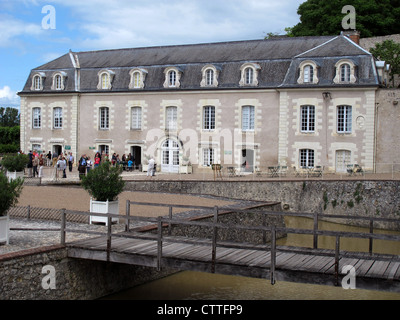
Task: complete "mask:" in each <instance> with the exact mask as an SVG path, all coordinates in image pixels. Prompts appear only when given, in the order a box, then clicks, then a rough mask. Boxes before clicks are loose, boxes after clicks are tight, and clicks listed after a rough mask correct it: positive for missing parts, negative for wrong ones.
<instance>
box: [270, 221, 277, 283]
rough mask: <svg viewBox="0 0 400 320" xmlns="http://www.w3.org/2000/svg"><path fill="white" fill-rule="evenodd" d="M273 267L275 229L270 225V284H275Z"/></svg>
mask: <svg viewBox="0 0 400 320" xmlns="http://www.w3.org/2000/svg"><path fill="white" fill-rule="evenodd" d="M275 267H276V229H275V225H273V226H272V230H271V267H270V273H271V284H272V285H274V284H275Z"/></svg>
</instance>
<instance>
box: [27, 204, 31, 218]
mask: <svg viewBox="0 0 400 320" xmlns="http://www.w3.org/2000/svg"><path fill="white" fill-rule="evenodd" d="M27 218H28V220H31V205H30V204H28V211H27Z"/></svg>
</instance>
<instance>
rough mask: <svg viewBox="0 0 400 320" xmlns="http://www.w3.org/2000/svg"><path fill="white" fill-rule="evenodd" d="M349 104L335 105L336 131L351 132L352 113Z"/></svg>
mask: <svg viewBox="0 0 400 320" xmlns="http://www.w3.org/2000/svg"><path fill="white" fill-rule="evenodd" d="M351 109H352V108H351V106H338V107H337V132H338V133H351V130H352V128H351V127H352V126H351V124H352V115H351V113H352V112H351Z"/></svg>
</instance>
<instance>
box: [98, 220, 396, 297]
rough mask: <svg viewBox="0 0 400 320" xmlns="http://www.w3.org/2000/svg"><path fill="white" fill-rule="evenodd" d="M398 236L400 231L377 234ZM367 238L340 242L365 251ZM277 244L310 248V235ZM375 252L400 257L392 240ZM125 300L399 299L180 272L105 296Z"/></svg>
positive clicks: (327, 244)
mask: <svg viewBox="0 0 400 320" xmlns="http://www.w3.org/2000/svg"><path fill="white" fill-rule="evenodd" d="M285 222H286V225H287V227H290V228H302V229H312V227H313V221H312V220H311V219H307V218H293V217H289V218H288V219H286V221H285ZM319 228H320V229H322V230H335V231H349V232H367V231H368V230H367V229H366V228H359V227H351V226H345V225H340V224H335V223H329V222H322V221H320V222H319ZM376 232H383V233H393V234H400V233H399V232H390V231H376ZM368 243H369V242H368V239H354V238H351V239H350V238H347V239H343V241H341V249H343V250H350V251H352V250H363V251H368ZM277 244H278V245H294V244H296V245H297V246H305V247H312V244H313V238H312V236H309V235H289V236H288V237H287V238H284V239H280V240H279V241H277ZM334 246H335V238H333V237H319V240H318V247H319V248H330V249H333V248H334ZM374 252H377V253H378V252H379V253H392V254H398V255H400V245H399V243H397V242H394V241H376V240H374ZM106 299H125V300H137V299H140V300H146V299H149V300H168V299H173V300H289V299H290V300H317V299H318V300H400V294H398V293H390V292H382V291H372V290H361V289H355V290H351V289H348V290H345V289H343V288H341V287H333V286H322V285H310V284H298V283H292V282H283V281H278V282H277V283H276V284H275V285H271V283H270V281H269V279H256V278H247V277H239V276H227V275H219V274H209V273H201V272H190V271H185V272H180V273H177V274H174V275H171V276H168V277H166V278H163V279H160V280H156V281H153V282H150V283H147V284H144V285H140V286H137V287H134V288H132V289H129V290H126V291H123V292H120V293H118V294H114V295H112V296H109V297H106Z"/></svg>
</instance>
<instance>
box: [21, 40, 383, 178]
mask: <svg viewBox="0 0 400 320" xmlns="http://www.w3.org/2000/svg"><path fill="white" fill-rule="evenodd" d="M226 52H229V55H227V54H226ZM61 70H62V71H61ZM381 71H382V70H381V69H379V70H378V67H377V65H376V64H375V60H374V58H373V57H372V56H371V54H370V53H369V52H368V51H366V50H365V49H363V48H362V47H360V46H359V45H358V44H356V43H354V42H353V41H351V40H350V39H349V38H348V37H346V36H344V35H340V36H337V37H305V38H282V39H270V40H254V41H239V42H227V43H216V44H199V45H186V46H170V47H162V48H135V49H121V50H109V51H95V52H76V53H75V52H70V53H69V54H66V55H64V56H62V57H60V58H58V59H56V60H54V61H51V62H49V63H47V64H45V65H43V66H40V67H38V68H36V69H34V70H32V71H31V74H30V75H29V78H28V80H27V82H26V85H25V87H24V89H23V90H22V91H21V92H20V93H19V95H20V96H21V148H22V150H23V152H28V151H29V150H31V149H38V150H41V151H46V152H48V151H51V152H53V153H60V152H63V153H64V152H72V153H73V155H74V156H75V159H77V158H79V157H80V156H81V155H82V154H86V155H88V156H91V157H92V158H93V157H94V154H95V152H96V151H100V152H101V151H105V152H106V153H109V154H110V155H111V154H113V153H114V152H115V153H116V154H118V155H119V156H120V158H121V157H122V155H123V154H125V155H127V154H129V153H130V154H132V155H133V157H134V158H135V162H136V165H140V164H146V159H148V158H149V157H154V158H155V161H156V163H157V164H158V165H157V168H158V169H159V170H161V171H163V172H179V171H180V169H181V167H182V165H183V164H184V163H185V162H186V161H187V160H189V161H190V162H191V164H192V165H193V168H194V170H196V171H197V172H201V171H211V164H215V163H220V164H222V165H223V166H233V167H236V168H237V169H238V170H241V171H247V172H253V171H254V170H255V169H256V168H263V169H264V170H266V168H267V167H268V166H274V165H281V166H288V167H296V168H299V167H315V166H322V167H324V170H325V171H329V172H343V171H345V170H346V165H347V164H352V163H357V164H360V165H361V166H362V167H363V168H364V170H366V171H373V170H376V169H379V168H380V167H379V166H377V165H376V161H377V159H376V153H375V152H374V151H376V140H377V133H378V132H377V131H376V127H375V126H376V108H375V105H376V102H377V90H378V89H379V87H380V86H381V85H382V83H383V82H382V79H383V77H384V76H385V75H384V74H382V73H381ZM342 73H343V74H342ZM56 77H58V78H57V79H58V81H59V82H61V84H62V86H60V88H56V87H54V83H56V82H55V80H54V79H56ZM39 80H40V81H39ZM171 81H172V82H171ZM170 82H171V83H170ZM378 91H379V90H378ZM60 115H61V116H60ZM60 121H62V124H61V122H60ZM382 156H384V155H382ZM384 157H385V156H384Z"/></svg>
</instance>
